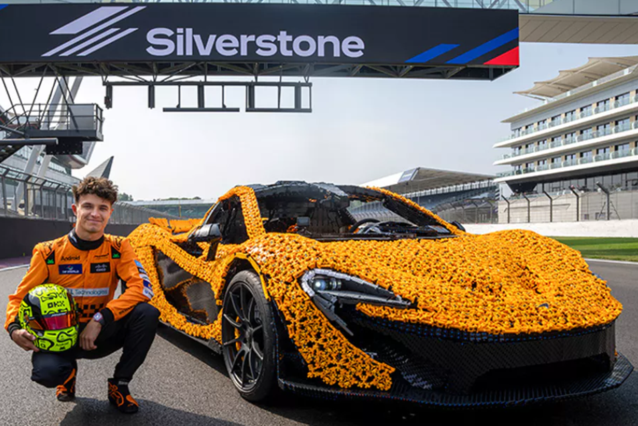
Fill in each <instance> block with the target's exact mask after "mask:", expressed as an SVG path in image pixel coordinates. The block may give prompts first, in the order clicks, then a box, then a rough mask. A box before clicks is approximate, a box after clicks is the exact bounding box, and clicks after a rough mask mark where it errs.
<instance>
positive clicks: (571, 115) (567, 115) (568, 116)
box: [565, 110, 576, 123]
mask: <svg viewBox="0 0 638 426" xmlns="http://www.w3.org/2000/svg"><path fill="white" fill-rule="evenodd" d="M574 120H576V110H573V111H569V112H566V113H565V123H569V122H570V121H574Z"/></svg>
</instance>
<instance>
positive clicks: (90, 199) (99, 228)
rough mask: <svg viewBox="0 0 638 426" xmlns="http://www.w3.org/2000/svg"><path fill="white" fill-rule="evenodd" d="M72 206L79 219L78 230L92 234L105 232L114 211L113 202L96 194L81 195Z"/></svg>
mask: <svg viewBox="0 0 638 426" xmlns="http://www.w3.org/2000/svg"><path fill="white" fill-rule="evenodd" d="M72 208H73V213H75V215H76V216H77V219H78V220H77V224H76V225H75V227H76V230H78V231H80V232H81V233H87V234H92V235H95V234H103V233H104V228H106V225H107V224H108V223H109V219H110V217H111V213H113V207H112V206H111V203H110V202H109V201H108V200H105V199H104V198H100V197H98V196H97V195H95V194H85V195H82V196H80V199H79V200H78V202H77V203H76V204H73V206H72ZM80 238H81V237H80Z"/></svg>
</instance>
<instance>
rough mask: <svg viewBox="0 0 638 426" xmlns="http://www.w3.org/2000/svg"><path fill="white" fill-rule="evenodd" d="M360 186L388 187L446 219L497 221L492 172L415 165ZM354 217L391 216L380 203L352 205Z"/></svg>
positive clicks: (495, 193) (473, 221)
mask: <svg viewBox="0 0 638 426" xmlns="http://www.w3.org/2000/svg"><path fill="white" fill-rule="evenodd" d="M361 186H373V187H380V188H384V189H388V190H390V191H393V192H396V193H397V194H401V195H403V196H404V197H406V198H408V199H410V200H412V201H414V202H415V203H417V204H419V205H420V206H423V207H425V208H427V209H428V210H430V211H433V212H434V213H436V214H437V215H439V216H441V217H442V218H443V219H445V220H447V221H450V222H452V221H455V220H456V221H458V222H460V223H496V222H497V221H498V210H497V201H496V200H497V199H498V197H499V187H498V184H496V183H494V176H490V175H481V174H476V173H466V172H454V171H448V170H436V169H428V168H424V167H417V168H415V169H410V170H406V171H404V172H401V173H396V174H393V175H390V176H386V177H384V178H381V179H377V180H373V181H371V182H367V183H364V184H362V185H361ZM351 212H352V213H353V215H354V216H355V217H356V218H358V219H359V218H364V217H377V218H379V219H380V220H392V217H391V216H392V215H391V214H390V215H388V210H387V209H385V208H384V207H383V206H382V205H381V204H380V203H366V204H365V205H363V206H361V207H355V208H353V209H351Z"/></svg>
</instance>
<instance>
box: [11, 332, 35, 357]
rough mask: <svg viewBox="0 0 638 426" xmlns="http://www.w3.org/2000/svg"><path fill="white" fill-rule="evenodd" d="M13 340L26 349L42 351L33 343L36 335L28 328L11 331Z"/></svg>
mask: <svg viewBox="0 0 638 426" xmlns="http://www.w3.org/2000/svg"><path fill="white" fill-rule="evenodd" d="M11 340H13V341H14V342H15V344H16V345H18V346H20V347H21V348H22V349H24V350H25V351H34V352H40V349H38V348H36V347H35V345H34V344H33V341H34V340H35V336H34V335H33V334H31V333H29V332H28V331H27V330H16V331H14V332H13V333H11Z"/></svg>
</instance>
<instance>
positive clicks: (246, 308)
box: [222, 271, 276, 402]
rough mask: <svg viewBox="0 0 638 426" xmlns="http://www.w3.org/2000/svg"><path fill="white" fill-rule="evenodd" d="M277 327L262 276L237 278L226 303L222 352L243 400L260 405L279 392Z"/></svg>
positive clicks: (246, 274)
mask: <svg viewBox="0 0 638 426" xmlns="http://www.w3.org/2000/svg"><path fill="white" fill-rule="evenodd" d="M275 342H276V337H275V323H274V318H273V313H272V310H271V307H270V305H269V304H268V302H267V301H266V297H265V296H264V291H263V289H262V286H261V281H260V280H259V276H257V274H255V273H254V272H252V271H241V272H239V273H238V274H237V275H235V276H234V277H233V279H232V281H231V282H230V284H229V285H228V288H227V289H226V294H225V295H224V301H223V318H222V351H223V354H224V363H225V364H226V370H227V371H228V375H229V376H230V379H231V380H232V382H233V384H234V385H235V388H237V390H238V391H239V393H240V394H241V396H242V397H243V398H245V399H247V400H249V401H252V402H259V401H263V400H264V399H266V398H267V397H268V396H270V395H271V394H272V393H273V392H274V390H275V382H276V371H275V369H276V360H275Z"/></svg>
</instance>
